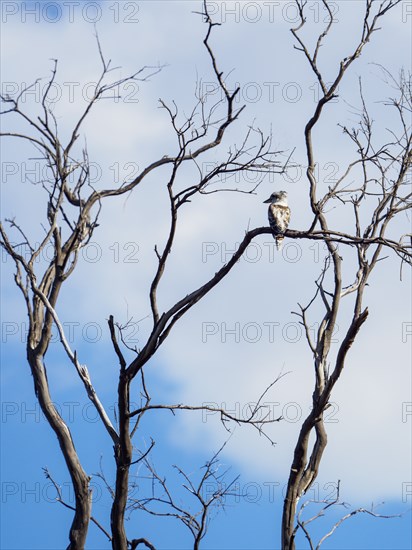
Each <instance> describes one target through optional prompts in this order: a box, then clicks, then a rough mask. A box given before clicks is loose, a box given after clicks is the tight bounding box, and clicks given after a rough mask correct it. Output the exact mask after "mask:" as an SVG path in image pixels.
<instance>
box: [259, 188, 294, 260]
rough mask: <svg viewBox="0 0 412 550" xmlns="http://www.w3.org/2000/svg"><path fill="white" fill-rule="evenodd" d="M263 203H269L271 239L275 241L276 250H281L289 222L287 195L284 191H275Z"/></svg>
mask: <svg viewBox="0 0 412 550" xmlns="http://www.w3.org/2000/svg"><path fill="white" fill-rule="evenodd" d="M263 202H264V203H269V209H268V218H269V225H270V227H271V229H272V231H273V238H274V239H275V241H276V248H277V249H278V250H281V248H282V243H283V239H284V238H285V237H284V236H283V234H284V232H285V231H286V229H287V228H288V225H289V220H290V208H289V206H288V194H287V193H286V191H277V192H276V191H275V192H274V193H272V194H271V195H270V197H269V198H268V199H267V200H266V201H263Z"/></svg>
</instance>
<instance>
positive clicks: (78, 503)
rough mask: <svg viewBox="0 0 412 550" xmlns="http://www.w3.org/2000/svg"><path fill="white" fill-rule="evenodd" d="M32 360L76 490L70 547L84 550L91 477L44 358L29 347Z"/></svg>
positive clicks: (38, 390) (36, 382)
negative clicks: (61, 410) (51, 388)
mask: <svg viewBox="0 0 412 550" xmlns="http://www.w3.org/2000/svg"><path fill="white" fill-rule="evenodd" d="M28 361H29V364H30V367H31V372H32V374H33V379H34V388H35V392H36V395H37V398H38V400H39V403H40V407H41V409H42V411H43V414H44V415H45V417H46V418H47V421H48V422H49V424H50V426H51V427H52V429H53V431H54V433H55V434H56V436H57V439H58V440H59V444H60V448H61V450H62V453H63V456H64V459H65V461H66V465H67V468H68V470H69V474H70V477H71V480H72V483H73V489H74V494H75V508H76V510H75V514H74V518H73V522H72V525H71V527H70V533H69V539H70V543H69V546H68V547H67V550H83V549H84V547H85V544H86V538H87V531H88V528H89V522H90V516H91V494H90V491H89V481H90V478H89V476H88V475H87V474H86V472H85V471H84V470H83V468H82V466H81V464H80V461H79V457H78V456H77V452H76V449H75V447H74V443H73V439H72V436H71V434H70V430H69V428H68V427H67V425H66V423H65V422H64V420H63V419H62V417H61V416H60V415H59V413H58V412H57V410H56V407H55V406H54V404H53V402H52V400H51V397H50V393H49V385H48V382H47V374H46V369H45V366H44V363H43V359H42V357H41V356H40V355H37V354H36V353H35V352H34V351H33V350H32V349H31V348H30V347H28Z"/></svg>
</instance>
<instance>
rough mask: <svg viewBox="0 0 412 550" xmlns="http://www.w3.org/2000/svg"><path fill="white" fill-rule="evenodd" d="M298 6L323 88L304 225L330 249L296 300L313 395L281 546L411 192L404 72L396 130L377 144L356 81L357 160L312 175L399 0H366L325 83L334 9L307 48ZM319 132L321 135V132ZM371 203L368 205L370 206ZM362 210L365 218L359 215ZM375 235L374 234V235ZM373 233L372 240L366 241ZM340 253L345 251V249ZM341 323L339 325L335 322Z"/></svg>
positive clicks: (405, 252)
mask: <svg viewBox="0 0 412 550" xmlns="http://www.w3.org/2000/svg"><path fill="white" fill-rule="evenodd" d="M296 4H297V6H298V9H299V13H300V24H299V25H298V26H297V27H296V28H293V29H291V31H292V34H293V36H294V38H295V40H296V41H297V43H298V45H297V46H296V48H297V49H298V50H299V51H301V52H302V53H303V55H304V56H305V58H306V59H307V61H308V64H309V66H310V69H311V71H312V72H313V74H314V75H315V76H316V78H317V80H318V82H319V85H320V88H321V90H322V93H321V97H320V99H319V101H318V102H317V104H316V106H315V110H314V113H313V115H312V117H311V118H310V119H309V121H308V122H307V124H306V126H305V131H304V139H305V148H306V155H307V171H306V176H307V188H308V193H309V204H310V207H311V209H312V212H313V222H312V224H311V227H310V229H309V231H308V237H309V238H310V235H313V234H314V233H316V229H317V228H319V230H320V231H321V232H322V233H323V235H324V237H323V240H324V242H325V244H326V246H327V251H328V255H327V257H326V259H325V264H324V268H323V270H322V272H321V274H320V277H319V279H318V280H317V281H316V291H315V293H314V296H313V298H312V299H311V300H310V302H309V303H308V304H307V305H306V306H300V305H299V308H300V310H299V312H297V313H296V314H297V315H298V316H299V318H300V322H301V324H302V325H303V327H304V331H305V334H306V339H307V343H308V345H309V348H310V350H311V353H312V355H313V366H314V372H315V381H314V388H313V396H312V410H311V412H310V414H309V415H308V416H307V417H306V419H305V421H304V423H303V424H302V427H301V430H300V433H299V437H298V440H297V443H296V446H295V450H294V456H293V461H292V464H291V468H290V474H289V480H288V486H287V493H286V497H285V501H284V509H283V519H282V548H283V550H294V548H295V535H296V532H297V530H298V529H299V528H302V525H301V524H300V523H299V522H298V523H297V524H296V526H295V521H296V506H297V503H298V501H299V499H300V498H301V497H302V496H303V495H304V494H305V493H306V492H307V491H308V489H309V488H310V486H311V485H312V483H313V482H314V480H315V479H316V477H317V475H318V471H319V467H320V464H321V460H322V456H323V453H324V451H325V448H326V445H327V434H326V430H325V424H324V420H323V414H324V412H325V410H326V408H327V407H328V406H329V399H330V396H331V393H332V391H333V388H334V386H335V384H336V383H337V381H338V380H339V377H340V375H341V373H342V370H343V368H344V366H345V361H346V359H347V355H348V352H349V349H350V348H351V346H352V344H353V343H354V341H355V340H356V337H357V335H358V333H359V331H360V329H361V327H362V325H363V324H364V323H365V322H366V320H367V317H368V308H367V307H366V306H365V305H364V294H365V287H366V285H367V284H368V281H369V277H370V275H371V273H372V271H373V270H374V269H375V267H376V266H377V264H378V262H379V261H380V260H382V253H383V252H384V250H385V249H386V243H387V234H388V231H389V228H390V226H391V225H392V224H393V222H394V220H395V219H396V218H398V217H399V215H401V214H404V213H405V211H406V210H408V209H410V208H411V199H412V194H411V193H410V191H409V189H408V188H407V183H408V170H410V167H411V162H412V152H411V144H412V136H411V128H410V120H409V117H410V112H411V107H412V101H411V82H410V80H408V79H407V78H406V77H405V75H404V74H403V73H401V75H400V78H399V80H395V79H394V78H393V77H391V80H392V84H394V85H395V89H396V97H395V98H394V99H392V100H391V101H390V102H389V103H388V105H387V106H388V107H391V108H392V109H394V111H395V115H396V118H397V121H396V122H395V125H396V126H397V130H393V131H391V132H390V135H389V136H388V139H389V141H388V142H386V143H375V139H374V131H373V130H374V127H373V120H372V118H371V117H370V116H369V113H368V108H367V105H366V102H365V100H364V97H363V94H362V85H361V82H360V99H361V105H362V107H361V110H360V120H359V125H358V126H357V127H356V128H347V127H346V126H343V127H342V130H343V133H344V134H345V135H346V136H347V137H348V138H349V139H350V140H351V141H352V142H353V144H354V146H355V155H357V158H356V160H354V161H353V162H351V163H350V164H349V165H348V166H347V168H346V170H345V171H344V174H343V176H342V177H340V178H339V179H338V180H337V181H336V183H335V184H333V185H332V186H329V187H328V189H322V188H321V186H320V185H319V184H318V181H317V179H316V176H315V167H316V141H315V139H314V137H313V131H314V129H315V128H316V126H317V124H318V123H319V122H320V120H321V118H322V116H323V114H324V111H325V109H326V108H327V105H328V103H329V102H330V101H331V100H333V99H334V98H335V97H336V96H337V88H338V86H339V84H340V83H341V81H342V79H343V78H344V76H345V74H346V72H347V71H348V69H349V67H350V66H351V64H352V63H353V62H354V61H355V60H356V59H357V58H358V57H359V56H360V55H361V53H362V50H363V48H364V47H365V46H366V44H367V43H368V42H369V40H370V39H371V36H372V34H373V33H374V32H375V31H376V30H378V24H379V23H380V20H381V19H382V17H383V16H384V15H385V14H386V13H387V12H388V11H389V10H391V9H392V8H393V7H394V6H396V5H397V4H398V2H397V1H396V0H393V1H392V0H390V1H389V0H388V1H384V2H381V3H379V5H378V6H377V7H376V8H375V4H373V3H372V1H371V0H367V1H366V2H365V14H364V20H363V26H362V30H361V36H360V39H359V41H358V42H357V44H356V46H355V48H354V49H353V51H352V52H351V53H350V54H349V55H348V56H347V57H346V58H345V59H343V60H342V61H340V63H339V66H338V69H337V74H336V76H335V78H334V80H333V81H332V83H331V84H327V83H326V79H325V77H324V74H323V70H322V68H321V65H320V63H319V61H318V54H319V51H320V48H321V46H322V45H323V41H324V39H325V38H326V37H327V36H328V34H329V33H330V32H331V31H332V26H333V16H332V12H331V9H330V6H329V5H328V2H327V1H326V0H323V5H324V7H325V8H326V10H327V12H328V22H327V24H326V26H325V29H324V30H323V32H322V33H321V34H319V36H318V38H317V40H316V43H315V47H314V49H313V53H311V49H310V47H309V46H308V45H307V44H306V43H305V42H304V40H303V39H302V38H301V37H300V30H301V29H302V27H304V25H305V22H306V18H305V6H306V2H304V1H303V2H302V1H300V0H296ZM321 139H322V138H321ZM370 202H371V203H372V204H374V206H373V209H372V212H371V213H370V212H369V208H370ZM332 205H333V206H336V205H339V207H341V208H346V209H351V211H352V218H353V227H354V230H353V234H352V236H351V239H352V247H353V248H354V249H355V251H356V264H357V267H356V269H355V271H354V273H353V280H352V281H350V282H349V284H348V285H346V286H345V281H344V278H343V274H342V260H343V258H342V255H343V253H342V251H341V249H339V250H338V246H337V243H338V240H337V239H334V237H335V236H338V234H339V232H337V231H336V230H331V229H330V226H331V223H333V222H332V217H336V210H335V211H334V212H333V213H332V214H329V215H328V211H330V210H331V206H332ZM364 212H367V216H366V219H367V221H366V222H365V214H364ZM375 239H377V240H375ZM410 239H411V235H410V234H409V235H408V234H406V235H400V236H399V240H398V246H399V248H398V250H396V249H393V250H394V251H395V252H396V254H397V255H398V256H399V257H400V259H401V263H403V262H404V261H406V262H408V263H410V254H411V240H410ZM373 240H375V243H374V244H372V242H371V241H373ZM345 257H349V255H348V254H346V255H345ZM350 299H352V308H353V311H352V317H351V320H350V322H349V324H348V326H347V328H346V332H345V335H344V337H343V340H342V343H341V344H340V345H339V346H338V348H337V349H333V345H332V341H333V340H332V335H333V333H334V329H335V327H336V323H337V320H338V318H339V315H340V313H341V303H342V301H343V300H344V301H345V302H346V301H347V300H350ZM315 302H320V303H321V304H322V305H323V308H324V313H323V316H322V317H321V319H319V325H318V326H319V329H318V330H317V332H316V334H315V337H313V336H312V334H311V331H310V328H309V327H310V325H311V322H309V320H308V318H309V315H310V308H311V306H312V305H313V304H314V303H315ZM340 326H341V325H340ZM312 433H314V434H315V442H314V444H313V446H312V448H310V447H309V438H310V436H311V434H312Z"/></svg>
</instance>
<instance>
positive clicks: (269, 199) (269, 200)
mask: <svg viewBox="0 0 412 550" xmlns="http://www.w3.org/2000/svg"><path fill="white" fill-rule="evenodd" d="M265 202H272V200H271V198H270V197H269V198H268V200H267V201H263V204H264V203H265Z"/></svg>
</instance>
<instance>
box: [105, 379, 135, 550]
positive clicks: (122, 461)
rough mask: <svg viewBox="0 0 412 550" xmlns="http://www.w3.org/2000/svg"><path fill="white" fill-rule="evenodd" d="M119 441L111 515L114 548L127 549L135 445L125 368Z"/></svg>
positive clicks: (121, 386)
mask: <svg viewBox="0 0 412 550" xmlns="http://www.w3.org/2000/svg"><path fill="white" fill-rule="evenodd" d="M118 398H119V402H118V403H119V443H118V444H117V445H116V446H115V451H114V452H115V459H116V489H115V497H114V500H113V505H112V511H111V516H110V521H111V527H112V537H113V538H112V548H113V550H127V536H126V530H125V526H124V515H125V511H126V506H127V498H128V491H129V468H130V464H131V462H132V456H133V446H132V442H131V438H130V430H129V426H130V419H129V413H130V381H129V379H128V376H127V374H126V372H125V370H124V369H122V371H121V373H120V377H119V386H118Z"/></svg>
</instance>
